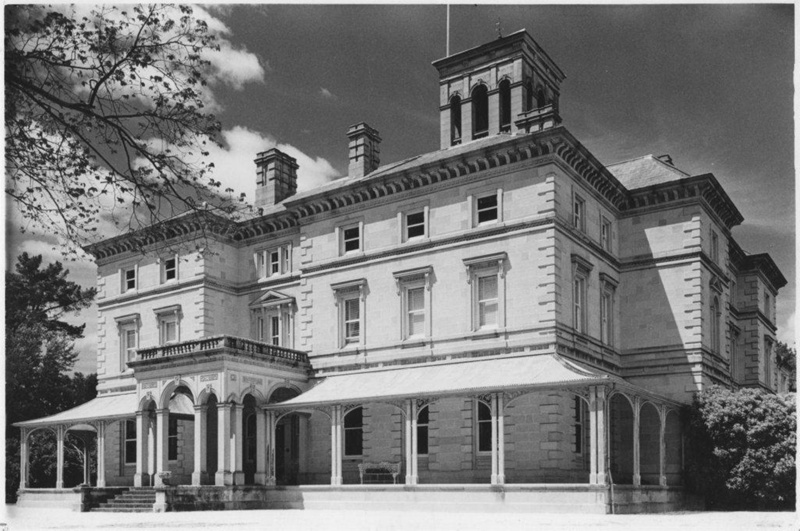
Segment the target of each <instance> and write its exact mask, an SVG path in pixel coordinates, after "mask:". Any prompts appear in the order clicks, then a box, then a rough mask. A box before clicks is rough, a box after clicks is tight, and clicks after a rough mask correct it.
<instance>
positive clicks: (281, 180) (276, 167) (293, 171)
mask: <svg viewBox="0 0 800 531" xmlns="http://www.w3.org/2000/svg"><path fill="white" fill-rule="evenodd" d="M255 163H256V172H257V180H256V200H255V205H254V206H255V207H256V208H257V209H258V210H259V213H260V212H263V209H265V208H266V207H270V206H272V205H276V204H278V203H280V202H281V201H283V200H284V199H286V198H287V197H289V196H292V195H294V193H295V192H296V191H297V168H298V167H299V166H298V165H297V160H295V158H294V157H290V156H289V155H287V154H286V153H284V152H283V151H280V150H278V149H275V148H273V149H270V150H268V151H262V152H261V153H259V154H258V157H256V160H255Z"/></svg>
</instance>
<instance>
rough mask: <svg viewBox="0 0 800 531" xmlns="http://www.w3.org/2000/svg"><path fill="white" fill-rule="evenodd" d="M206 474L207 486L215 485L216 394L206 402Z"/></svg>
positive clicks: (216, 458) (216, 459)
mask: <svg viewBox="0 0 800 531" xmlns="http://www.w3.org/2000/svg"><path fill="white" fill-rule="evenodd" d="M206 405H207V406H208V407H207V408H206V473H207V477H206V478H203V480H204V481H203V482H204V483H207V484H211V485H213V484H214V478H215V477H216V475H217V462H218V455H217V452H218V450H217V448H218V447H217V433H218V425H217V397H216V395H214V394H211V395H209V397H208V400H207V401H206Z"/></svg>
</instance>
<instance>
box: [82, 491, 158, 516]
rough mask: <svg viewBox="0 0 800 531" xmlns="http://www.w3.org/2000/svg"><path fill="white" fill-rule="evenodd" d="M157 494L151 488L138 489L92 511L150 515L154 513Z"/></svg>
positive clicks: (127, 492)
mask: <svg viewBox="0 0 800 531" xmlns="http://www.w3.org/2000/svg"><path fill="white" fill-rule="evenodd" d="M155 502H156V493H155V491H153V489H151V488H136V489H131V490H127V491H125V492H123V493H122V494H119V495H117V496H115V497H114V498H111V499H110V500H108V501H106V502H104V503H101V504H100V506H99V507H95V508H93V509H92V512H98V513H149V512H152V511H153V504H154V503H155Z"/></svg>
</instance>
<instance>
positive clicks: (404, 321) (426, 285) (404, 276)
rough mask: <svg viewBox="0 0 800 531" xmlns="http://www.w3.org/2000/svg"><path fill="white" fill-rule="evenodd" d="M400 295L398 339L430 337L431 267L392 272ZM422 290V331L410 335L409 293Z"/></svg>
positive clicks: (415, 339)
mask: <svg viewBox="0 0 800 531" xmlns="http://www.w3.org/2000/svg"><path fill="white" fill-rule="evenodd" d="M393 276H394V280H395V283H396V286H397V295H398V296H399V297H400V339H401V340H402V341H420V340H425V339H427V338H430V337H431V314H430V308H431V282H432V276H433V268H432V267H430V266H427V267H421V268H416V269H408V270H405V271H396V272H395V273H393ZM417 289H421V290H422V310H421V313H422V315H423V317H422V333H420V334H414V335H411V330H410V324H411V320H410V312H411V310H410V308H409V299H408V297H409V293H410V291H412V290H417Z"/></svg>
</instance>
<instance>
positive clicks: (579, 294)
mask: <svg viewBox="0 0 800 531" xmlns="http://www.w3.org/2000/svg"><path fill="white" fill-rule="evenodd" d="M592 269H593V266H592V263H591V262H589V261H588V260H586V259H585V258H583V257H582V256H580V255H577V254H573V255H572V312H571V313H572V329H573V330H574V331H575V332H577V333H580V334H588V333H589V323H588V297H589V279H590V277H591V272H592Z"/></svg>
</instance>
